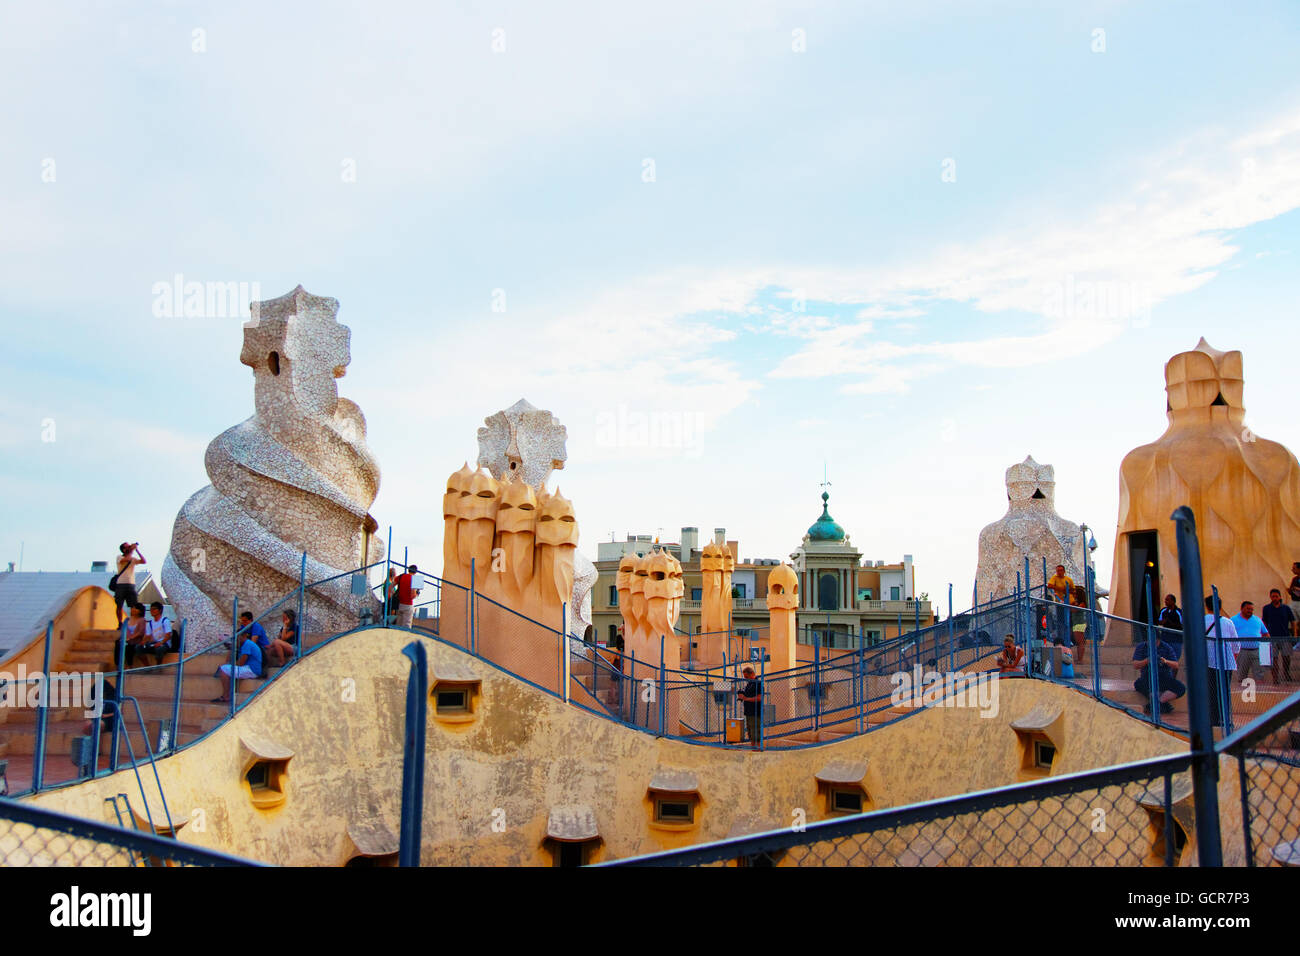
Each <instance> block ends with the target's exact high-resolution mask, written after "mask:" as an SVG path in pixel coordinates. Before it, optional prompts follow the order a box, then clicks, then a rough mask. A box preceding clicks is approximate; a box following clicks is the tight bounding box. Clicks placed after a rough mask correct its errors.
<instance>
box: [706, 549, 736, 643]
mask: <svg viewBox="0 0 1300 956" xmlns="http://www.w3.org/2000/svg"><path fill="white" fill-rule="evenodd" d="M735 570H736V556H735V555H734V554H732V553H731V549H730V548H728V547H727V546H726V545H725V544H718V543H717V542H716V541H710V542H709V543H708V544H706V545H705V546H704V550H703V551H702V552H700V578H701V585H702V586H701V588H700V632H701V633H700V635H699V646H700V663H701V665H702V666H704V667H715V666H717V665H719V664H721V663H722V661H723V657H724V651H725V650H726V647H727V641H726V632H727V631H729V630H730V629H731V610H732V597H731V576H732V574H733V573H734V572H735Z"/></svg>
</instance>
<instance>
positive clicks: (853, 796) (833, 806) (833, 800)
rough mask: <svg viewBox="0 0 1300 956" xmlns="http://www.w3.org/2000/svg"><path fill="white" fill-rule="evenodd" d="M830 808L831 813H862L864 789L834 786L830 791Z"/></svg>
mask: <svg viewBox="0 0 1300 956" xmlns="http://www.w3.org/2000/svg"><path fill="white" fill-rule="evenodd" d="M830 810H831V813H861V812H862V791H861V790H846V789H842V788H840V787H832V788H831V791H830Z"/></svg>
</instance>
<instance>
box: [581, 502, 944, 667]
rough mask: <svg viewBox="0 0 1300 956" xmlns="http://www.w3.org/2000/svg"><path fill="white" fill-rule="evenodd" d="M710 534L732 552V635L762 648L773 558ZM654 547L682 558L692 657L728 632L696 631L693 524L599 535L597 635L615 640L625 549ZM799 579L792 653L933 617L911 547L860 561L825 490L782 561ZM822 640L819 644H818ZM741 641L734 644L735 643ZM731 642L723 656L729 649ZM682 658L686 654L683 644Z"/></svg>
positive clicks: (805, 653)
mask: <svg viewBox="0 0 1300 956" xmlns="http://www.w3.org/2000/svg"><path fill="white" fill-rule="evenodd" d="M712 540H713V541H714V542H716V543H717V544H720V545H723V546H724V547H726V548H727V549H728V550H729V551H730V552H731V554H732V556H733V557H734V558H735V561H736V567H735V571H734V572H733V574H732V578H731V585H732V595H733V597H732V621H731V631H732V635H731V640H732V641H733V642H737V641H739V642H742V643H743V642H745V641H748V642H750V643H751V644H752V645H753V646H757V647H761V646H762V644H763V642H764V640H765V639H766V634H767V625H768V610H767V582H768V577H769V575H770V574H771V573H772V571H773V569H775V568H776V567H778V566H779V565H781V564H782V563H783V562H782V560H781V559H778V558H742V557H741V551H740V542H739V541H738V540H736V539H730V540H729V539H728V538H727V531H726V529H725V528H715V529H713V538H712ZM654 548H660V549H662V550H664V551H666V552H668V553H669V554H671V555H672V556H673V557H675V558H676V559H677V560H678V561H680V562H681V565H682V578H683V585H684V588H685V594H684V596H683V600H682V608H681V617H680V618H679V620H678V622H677V630H678V631H679V632H681V633H683V634H691V635H693V640H692V646H691V650H692V655H691V656H692V657H694V655H695V654H697V653H698V652H699V650H700V643H701V642H702V641H705V640H714V639H727V636H726V635H721V636H714V635H703V634H701V626H700V602H701V599H702V595H703V579H702V576H701V574H700V556H701V553H702V548H701V545H700V539H699V529H698V528H694V527H684V528H682V529H681V538H680V540H679V541H668V542H663V541H658V540H656V539H655V538H654V537H653V536H651V535H648V534H632V535H628V536H626V537H625V538H624V539H623V540H622V541H602V542H601V543H600V544H599V545H598V548H597V555H596V571H597V574H598V577H597V580H596V586H595V588H594V589H593V591H592V601H591V611H592V622H593V625H594V626H595V630H596V639H597V641H599V642H601V643H605V644H617V643H618V642H619V640H620V636H621V635H620V632H621V628H622V624H623V618H622V615H621V614H620V612H619V607H618V589H617V587H616V586H615V575H616V574H617V572H618V564H619V561H620V560H621V559H622V557H623V556H624V555H625V554H635V555H637V556H638V557H644V556H645V555H646V554H648V553H650V551H652V550H653V549H654ZM785 563H788V564H790V566H791V567H793V568H794V570H795V573H796V575H797V577H798V581H799V605H798V610H797V612H796V621H797V624H798V639H797V644H798V646H797V653H798V658H799V660H801V661H804V660H812V659H813V658H814V657H815V656H817V655H818V654H823V655H824V654H825V653H826V652H828V651H829V652H831V653H841V652H844V651H848V650H856V649H857V648H858V647H859V646H861V645H862V644H866V645H867V646H870V645H872V644H876V643H879V642H880V641H883V640H887V639H889V638H892V637H897V636H898V635H900V634H906V633H908V632H910V631H911V630H913V629H914V628H915V627H916V626H917V623H918V622H919V623H920V625H921V626H925V625H926V624H930V623H932V622H933V620H934V617H933V611H932V609H931V605H930V602H929V601H928V600H926V601H920V600H918V599H917V595H916V591H915V581H916V578H915V567H914V565H913V563H912V556H911V555H910V554H908V555H904V556H903V560H902V561H899V562H896V563H886V562H884V561H872V560H864V559H863V557H862V554H861V552H860V551H858V550H857V548H855V547H854V546H853V543H852V541H851V540H850V539H849V536H848V535H847V534H845V532H844V529H843V528H842V527H840V525H839V524H838V523H836V521H835V520H834V519H833V518H832V517H831V516H830V513H829V495H827V494H823V495H822V514H821V516H820V517H819V518H818V519H817V520H816V521H815V522H813V524H812V526H811V527H809V528H808V531H807V533H805V534H804V536H803V540H802V541H801V542H800V544H799V546H798V547H797V548H796V549H795V550H794V551H793V552H791V554H790V556H789V558H788V561H787V562H785ZM819 643H820V645H821V646H820V648H818V646H817V645H818V644H819ZM738 646H739V645H737V647H738ZM737 647H733V649H732V653H731V654H729V655H728V656H729V658H733V659H734V656H735V651H736V649H737ZM682 656H683V660H687V659H688V658H687V654H686V653H685V650H684V651H683V655H682Z"/></svg>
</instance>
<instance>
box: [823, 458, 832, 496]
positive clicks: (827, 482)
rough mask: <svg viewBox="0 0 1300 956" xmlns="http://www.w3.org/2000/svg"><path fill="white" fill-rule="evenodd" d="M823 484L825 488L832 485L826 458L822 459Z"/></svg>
mask: <svg viewBox="0 0 1300 956" xmlns="http://www.w3.org/2000/svg"><path fill="white" fill-rule="evenodd" d="M821 486H822V488H823V489H826V488H829V487H830V486H831V480H830V478H829V477H828V476H827V473H826V461H825V460H824V459H823V461H822V485H821Z"/></svg>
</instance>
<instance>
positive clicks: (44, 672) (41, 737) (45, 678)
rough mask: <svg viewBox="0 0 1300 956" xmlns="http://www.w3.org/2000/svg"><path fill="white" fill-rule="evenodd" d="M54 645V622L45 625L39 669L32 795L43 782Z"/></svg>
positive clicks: (38, 790)
mask: <svg viewBox="0 0 1300 956" xmlns="http://www.w3.org/2000/svg"><path fill="white" fill-rule="evenodd" d="M53 644H54V622H53V621H50V622H49V623H48V624H46V625H45V664H44V665H43V666H42V667H41V705H40V707H38V708H37V710H36V753H35V755H34V756H33V758H32V793H39V792H40V790H41V785H42V784H43V783H44V782H45V735H46V732H47V730H48V729H49V719H50V650H51V647H52V645H53Z"/></svg>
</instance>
